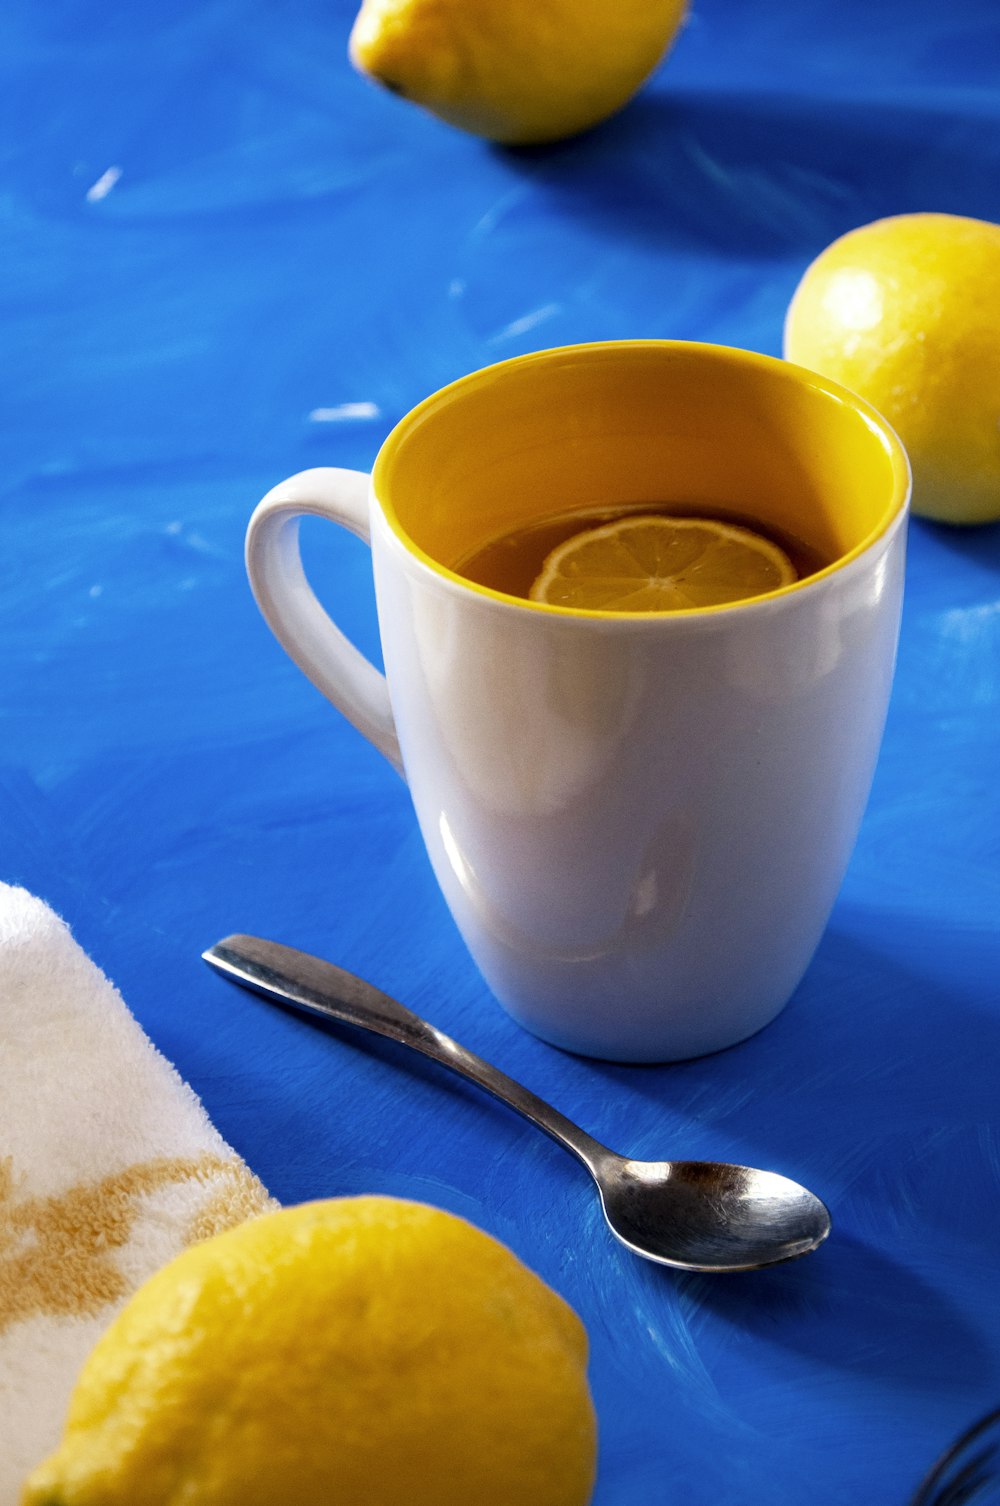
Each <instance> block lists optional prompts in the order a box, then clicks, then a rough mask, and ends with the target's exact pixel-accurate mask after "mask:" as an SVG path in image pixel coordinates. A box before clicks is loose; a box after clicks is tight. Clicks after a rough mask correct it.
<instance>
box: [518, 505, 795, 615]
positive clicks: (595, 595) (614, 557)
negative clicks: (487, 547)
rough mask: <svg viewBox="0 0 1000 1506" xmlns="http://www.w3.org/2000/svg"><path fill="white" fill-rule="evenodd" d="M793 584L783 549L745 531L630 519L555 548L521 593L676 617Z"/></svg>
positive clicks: (561, 603)
mask: <svg viewBox="0 0 1000 1506" xmlns="http://www.w3.org/2000/svg"><path fill="white" fill-rule="evenodd" d="M796 579H797V575H796V571H795V567H794V566H793V564H792V562H791V560H790V559H789V558H788V555H787V554H786V553H785V552H784V550H783V549H779V548H778V546H777V544H773V543H771V541H770V539H765V538H762V537H761V535H760V534H759V533H754V532H753V531H752V530H751V529H749V528H741V527H739V526H737V525H736V524H734V523H722V522H719V521H717V520H716V519H715V518H671V517H661V516H656V515H650V516H648V517H647V516H643V515H633V516H630V517H627V518H616V519H615V520H614V521H613V522H611V523H603V524H601V526H600V527H598V528H586V529H584V530H582V531H581V532H580V533H575V534H573V536H572V538H569V539H567V540H566V541H565V542H564V543H562V544H559V545H558V546H557V547H556V548H555V549H553V550H552V553H551V554H549V555H547V556H546V559H545V562H544V564H543V566H542V569H541V573H540V574H539V576H538V578H537V579H536V580H535V582H534V584H533V585H532V587H531V590H530V592H529V595H530V597H531V600H532V601H543V602H548V604H549V605H550V606H558V607H585V608H589V609H590V610H592V611H599V612H602V611H603V612H676V611H678V610H683V609H684V608H690V607H714V606H721V605H723V604H724V603H726V602H733V601H745V600H746V599H747V598H748V597H751V596H761V595H763V594H764V593H765V592H766V591H777V590H778V589H779V588H780V587H781V586H788V585H791V584H792V582H793V581H794V580H796Z"/></svg>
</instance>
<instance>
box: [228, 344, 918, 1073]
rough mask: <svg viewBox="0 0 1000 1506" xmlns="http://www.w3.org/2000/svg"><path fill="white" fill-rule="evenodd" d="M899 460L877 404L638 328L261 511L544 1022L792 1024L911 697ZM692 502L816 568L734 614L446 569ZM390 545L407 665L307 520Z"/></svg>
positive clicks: (319, 628)
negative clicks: (807, 557)
mask: <svg viewBox="0 0 1000 1506" xmlns="http://www.w3.org/2000/svg"><path fill="white" fill-rule="evenodd" d="M908 497H909V469H908V466H907V461H906V456H905V454H904V452H903V450H902V448H901V446H900V444H899V441H898V439H897V438H896V436H895V435H894V434H893V432H892V430H891V429H890V428H889V427H888V425H887V424H886V423H885V422H884V421H883V420H882V419H881V418H880V417H879V416H878V415H877V414H876V413H875V412H874V411H873V410H872V409H871V408H869V407H868V406H867V405H866V404H865V403H863V402H862V401H861V400H860V399H858V398H856V397H854V396H853V395H852V394H850V393H848V392H846V391H844V390H843V389H842V388H840V387H838V386H836V385H835V384H833V383H831V382H828V381H826V380H825V379H823V378H821V377H818V376H815V375H813V374H812V373H810V372H807V371H804V370H802V369H800V368H797V367H794V366H791V365H789V364H788V363H786V362H782V361H778V360H773V359H771V358H769V357H765V356H759V355H753V354H750V353H748V352H745V351H737V350H731V349H726V348H723V347H718V346H709V345H697V344H682V343H676V342H669V341H625V342H614V343H610V344H601V345H584V346H572V347H567V348H564V349H557V350H548V351H541V352H538V353H536V354H533V355H527V356H522V357H519V358H517V359H516V360H512V361H506V362H503V363H502V364H500V365H497V366H493V367H488V368H486V369H485V370H483V371H479V372H475V373H474V374H472V375H471V376H468V377H465V378H463V379H462V380H461V381H458V382H456V383H454V384H453V385H451V386H449V387H446V388H445V389H444V390H443V391H441V392H438V393H436V394H435V395H434V396H432V397H430V398H428V399H427V400H426V401H425V402H423V403H421V404H420V405H419V406H418V407H417V408H416V409H414V410H413V412H412V413H410V414H408V415H407V417H405V418H404V419H403V420H402V421H401V422H400V423H399V424H398V425H397V426H396V428H395V429H394V430H393V431H392V433H391V434H390V435H389V437H388V439H387V440H386V441H385V443H384V445H383V446H382V449H381V450H380V452H379V455H378V457H377V459H376V463H375V467H374V471H373V474H372V476H371V477H370V478H369V477H367V476H363V475H361V474H358V473H357V472H353V471H343V470H329V469H320V470H311V471H305V472H303V473H301V474H300V475H298V476H293V477H292V478H291V479H290V480H288V481H285V482H282V484H281V485H280V486H277V487H275V488H274V489H273V490H272V491H271V492H269V493H268V494H267V496H266V497H265V498H264V499H263V501H262V502H261V503H260V505H259V506H258V508H257V509H256V511H255V513H254V515H253V518H252V520H251V523H250V527H249V532H248V535H247V566H248V570H249V575H250V580H251V583H252V586H253V590H254V594H255V596H256V598H257V601H258V604H259V606H260V608H261V611H262V612H263V614H264V616H265V618H266V619H267V621H268V623H269V624H270V626H271V628H272V629H273V631H274V633H275V634H276V635H277V637H278V639H279V640H280V641H281V643H282V644H283V645H284V647H285V649H286V650H287V651H288V653H289V654H290V655H291V657H292V658H293V659H294V660H295V662H296V663H297V664H298V665H299V666H300V667H301V668H302V669H303V670H304V671H305V673H306V674H307V675H308V676H309V677H310V679H311V680H313V681H314V683H315V684H316V685H317V686H318V687H319V688H320V690H322V691H323V692H324V694H325V695H327V696H328V697H329V699H330V700H331V701H332V702H333V703H334V705H335V706H337V707H339V709H340V710H341V711H342V712H343V713H344V714H345V715H346V716H348V717H349V718H350V719H351V721H353V722H354V723H355V725H356V726H357V727H358V728H359V729H360V730H361V731H362V732H363V733H364V734H365V736H366V737H368V738H370V740H371V741H372V742H373V743H374V744H375V746H376V747H377V748H379V749H380V750H381V751H382V752H383V753H384V754H385V756H386V757H387V758H388V759H389V760H390V761H391V762H392V763H393V764H394V766H395V767H396V768H397V769H399V770H400V772H401V773H402V774H403V775H404V777H405V779H406V780H407V782H408V784H409V787H410V791H411V793H412V797H413V802H414V805H415V807H416V812H417V816H418V819H419V821H420V826H421V829H422V832H423V836H424V840H425V842H426V844H427V849H428V852H429V854H430V858H431V862H432V863H433V865H434V870H435V873H436V874H437V877H438V881H439V882H440V885H441V888H442V890H443V891H444V894H445V897H446V898H447V901H448V904H449V905H450V907H451V911H452V914H453V915H454V918H455V921H456V922H457V924H458V927H459V930H460V931H461V933H462V935H463V937H464V938H465V941H466V944H467V945H468V947H469V950H470V951H471V953H472V955H473V957H474V958H475V960H476V962H477V964H478V966H479V968H480V970H481V971H482V973H483V976H484V977H485V979H486V981H487V983H488V984H489V986H490V988H491V989H492V990H493V992H494V993H495V995H496V997H497V998H498V999H499V1000H500V1002H501V1003H502V1004H503V1005H504V1006H505V1008H506V1009H507V1010H508V1011H509V1012H510V1013H511V1014H512V1015H513V1016H514V1018H515V1019H517V1020H519V1021H520V1022H521V1023H522V1024H523V1025H525V1026H526V1027H527V1028H528V1029H529V1030H532V1031H534V1032H535V1033H536V1034H537V1035H540V1036H542V1037H543V1038H544V1039H546V1040H548V1041H551V1042H553V1043H555V1044H557V1045H560V1046H563V1047H567V1048H569V1049H570V1050H574V1051H578V1052H582V1053H584V1054H587V1055H593V1056H599V1057H605V1058H609V1059H615V1060H626V1061H659V1060H670V1059H676V1058H681V1057H689V1056H697V1055H700V1054H702V1053H704V1052H708V1051H714V1050H717V1049H719V1048H720V1047H723V1046H728V1045H732V1044H733V1043H735V1042H736V1041H739V1040H742V1039H743V1038H745V1037H746V1036H748V1035H751V1034H752V1033H753V1032H755V1031H757V1030H759V1029H760V1028H761V1027H762V1026H763V1025H765V1024H767V1023H768V1021H769V1020H771V1019H773V1017H774V1016H775V1015H776V1014H777V1013H778V1011H779V1010H780V1009H781V1008H782V1007H783V1005H784V1004H785V1003H786V1002H787V1000H788V998H789V997H790V995H791V994H792V992H793V991H794V989H795V987H796V985H797V984H798V982H799V980H800V979H801V977H802V975H803V973H804V971H805V969H806V967H807V966H808V964H809V961H810V959H811V957H812V955H813V952H814V950H815V948H816V946H817V943H818V942H819V939H820V936H821V934H822V932H823V929H824V926H825V925H826V922H827V919H828V916H829V913H830V910H831V907H832V905H833V902H834V899H835V897H836V894H837V890H838V888H839V886H840V883H841V880H842V878H843V874H844V870H845V868H846V866H847V862H848V859H849V857H850V853H851V850H852V847H853V845H854V842H855V838H856V835H857V831H858V826H859V823H860V820H861V816H862V812H863V809H864V806H865V802H866V800H867V797H868V791H869V787H870V783H871V778H872V774H873V771H874V767H875V761H876V757H877V754H878V748H879V743H880V740H881V735H882V728H883V723H884V718H885V712H886V706H887V703H888V699H889V691H890V685H891V681H892V673H893V665H894V660H895V650H896V642H897V635H898V628H899V614H900V604H901V596H902V583H903V563H904V547H905V518H906V509H907V501H908ZM663 501H671V502H674V503H676V504H677V505H678V510H680V511H683V509H684V507H685V506H690V507H692V508H694V509H696V510H698V511H702V512H704V511H705V510H708V511H711V510H712V509H713V508H718V509H719V510H720V511H723V512H727V513H732V512H736V513H738V514H741V515H743V516H745V517H749V518H752V519H757V520H758V521H759V522H760V523H761V524H762V525H763V526H764V527H765V529H766V530H773V531H774V532H775V533H776V534H778V535H779V536H782V535H784V536H786V537H787V536H789V535H792V536H797V537H799V538H801V539H804V540H805V541H806V542H807V543H808V544H809V545H810V546H811V547H812V548H814V549H816V550H817V551H818V552H819V555H820V556H821V559H822V561H824V562H825V563H823V565H822V568H820V569H819V570H818V571H817V573H815V574H812V575H811V576H809V577H808V578H806V579H803V580H801V581H799V582H797V583H796V584H794V585H791V586H786V587H784V588H783V589H781V590H778V591H775V592H773V593H771V594H769V595H767V596H762V597H759V598H756V599H755V600H752V601H748V602H742V603H738V604H735V605H729V606H724V607H713V608H707V609H702V610H693V611H682V612H676V613H662V614H648V615H635V614H626V613H595V612H589V611H581V610H573V609H566V608H556V607H549V606H545V605H540V604H536V603H532V602H528V601H525V600H522V599H520V598H517V597H513V596H507V595H504V594H502V593H500V592H497V591H493V590H490V589H487V588H486V587H484V586H481V585H475V584H472V583H471V582H470V581H468V580H466V579H464V578H463V577H462V576H461V575H459V574H457V573H456V572H455V570H454V568H453V566H454V565H455V563H456V562H457V561H460V560H461V559H462V558H463V556H465V555H467V554H468V553H469V551H470V550H471V549H472V548H473V547H474V546H475V545H476V544H477V543H482V542H483V541H485V540H486V539H488V538H490V537H498V536H500V535H501V534H503V533H504V532H506V531H507V530H510V529H512V528H514V527H517V526H519V525H524V524H525V523H527V522H528V521H529V520H530V519H531V518H532V517H533V516H541V515H544V514H546V513H552V512H554V511H556V510H559V509H562V508H565V509H568V510H573V509H577V508H582V507H585V508H590V509H593V508H595V507H600V506H602V505H607V506H613V505H616V504H619V503H622V504H625V503H628V504H637V505H639V506H641V505H642V504H643V503H653V502H663ZM305 513H313V514H318V515H319V516H321V517H325V518H329V519H331V520H332V521H334V522H337V523H340V524H342V525H343V526H344V527H345V528H348V529H350V530H351V531H352V532H353V533H356V534H358V535H359V536H360V537H361V538H364V539H370V543H371V549H372V557H373V564H374V575H375V590H376V598H377V605H378V616H379V629H380V634H381V640H382V647H383V652H384V658H385V667H386V674H385V678H383V677H382V675H381V674H380V673H379V672H378V671H377V670H376V669H375V668H374V667H373V666H372V665H371V664H370V663H368V661H367V660H366V659H364V658H363V657H362V656H361V655H360V653H358V651H357V650H356V649H355V648H354V647H353V646H352V645H351V644H349V643H348V642H347V640H346V639H345V638H344V637H343V635H342V634H341V633H340V631H339V630H338V629H337V628H336V627H335V626H334V625H333V623H332V622H331V621H330V619H329V618H328V617H327V615H326V613H325V612H324V610H323V609H322V607H321V606H320V605H319V603H318V602H317V600H316V598H315V596H314V595H313V593H312V591H311V589H310V587H309V585H308V583H307V581H306V578H305V575H304V573H303V570H302V564H301V560H300V557H299V551H298V539H297V535H298V519H299V517H300V516H301V515H302V514H305Z"/></svg>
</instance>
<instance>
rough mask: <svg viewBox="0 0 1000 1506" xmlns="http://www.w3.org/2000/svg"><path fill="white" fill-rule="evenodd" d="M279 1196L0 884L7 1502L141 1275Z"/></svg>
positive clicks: (1, 1338)
mask: <svg viewBox="0 0 1000 1506" xmlns="http://www.w3.org/2000/svg"><path fill="white" fill-rule="evenodd" d="M269 1206H272V1205H271V1203H270V1199H269V1198H268V1196H267V1193H266V1192H265V1190H264V1188H263V1187H262V1186H261V1184H260V1182H259V1181H258V1180H257V1178H256V1177H255V1176H253V1175H252V1173H251V1172H250V1171H248V1170H247V1168H246V1166H245V1165H244V1163H243V1162H242V1161H241V1160H240V1159H239V1157H238V1156H237V1155H236V1154H235V1152H234V1151H232V1150H231V1149H230V1147H229V1146H228V1145H227V1144H226V1143H225V1141H224V1140H223V1139H222V1137H221V1136H220V1135H219V1134H218V1133H217V1131H216V1130H215V1129H214V1128H213V1126H212V1125H211V1123H210V1122H209V1120H208V1117H207V1115H206V1114H205V1111H204V1109H203V1108H202V1106H201V1104H200V1102H199V1101H198V1099H197V1098H196V1096H195V1094H194V1093H193V1092H192V1090H191V1089H190V1088H189V1087H188V1085H187V1084H186V1083H185V1082H183V1081H182V1080H181V1078H180V1077H179V1076H178V1075H177V1073H176V1072H175V1071H174V1069H173V1067H172V1066H171V1065H170V1063H169V1062H167V1061H166V1060H165V1058H164V1057H162V1056H161V1055H160V1054H159V1052H158V1051H156V1049H155V1048H154V1047H153V1046H152V1044H151V1043H150V1041H149V1040H148V1039H147V1037H146V1036H145V1035H144V1034H143V1032H142V1030H141V1029H140V1027H139V1025H138V1024H137V1023H136V1021H135V1020H134V1019H133V1018H132V1016H131V1015H130V1014H129V1012H128V1010H127V1009H126V1007H125V1004H124V1002H123V1000H122V998H121V995H120V994H119V993H118V991H117V990H116V989H115V988H114V987H113V985H112V984H111V983H109V981H108V980H107V978H106V977H105V976H104V974H103V973H101V972H100V971H99V970H98V969H97V968H96V967H95V966H94V964H93V963H92V962H91V961H90V959H89V958H88V957H87V956H86V955H85V953H84V952H83V951H82V950H81V949H80V947H79V946H78V945H77V944H76V942H75V941H74V940H73V938H72V936H71V935H70V932H69V930H68V928H67V927H66V925H65V924H64V923H63V922H62V921H61V920H60V919H59V918H58V916H57V915H55V914H54V913H53V912H52V910H50V909H49V907H48V906H47V905H45V904H43V903H42V901H41V900H39V899H35V898H34V897H33V896H32V895H30V894H28V893H26V891H25V890H23V889H15V888H12V887H10V886H9V885H7V884H0V1506H15V1503H16V1502H17V1499H18V1495H19V1491H20V1486H21V1484H22V1483H23V1480H24V1477H25V1475H26V1474H27V1473H28V1471H29V1470H30V1469H32V1468H33V1467H34V1466H35V1465H36V1464H37V1463H38V1462H39V1461H40V1460H41V1459H42V1458H44V1457H45V1455H46V1454H48V1453H49V1452H50V1450H51V1449H52V1448H53V1447H54V1445H55V1444H56V1442H57V1440H58V1438H59V1435H60V1432H61V1428H62V1422H63V1418H64V1415H65V1410H66V1403H67V1400H68V1398H69V1393H70V1391H71V1390H72V1387H73V1382H74V1380H75V1378H76V1375H77V1372H78V1370H79V1368H80V1365H81V1363H82V1362H83V1360H84V1358H85V1356H86V1355H87V1353H88V1351H89V1350H90V1349H91V1347H92V1346H93V1344H94V1342H95V1341H96V1339H97V1338H98V1336H99V1335H100V1334H101V1333H102V1332H103V1330H104V1329H105V1328H106V1327H107V1325H108V1323H109V1322H110V1321H111V1319H112V1317H113V1316H114V1315H115V1313H116V1312H117V1311H118V1310H119V1308H120V1307H121V1306H122V1305H123V1304H124V1302H125V1301H126V1300H127V1298H128V1297H129V1295H130V1294H131V1293H132V1292H133V1291H134V1290H135V1289H136V1287H137V1286H139V1285H140V1284H141V1283H142V1282H143V1281H144V1280H145V1279H146V1278H147V1277H148V1276H150V1275H152V1274H153V1272H154V1271H156V1270H157V1269H158V1268H159V1267H160V1266H162V1265H164V1264H165V1263H166V1261H168V1260H170V1259H171V1258H172V1256H174V1255H176V1254H177V1253H178V1252H179V1251H180V1250H181V1249H183V1247H184V1246H185V1245H187V1244H189V1243H191V1242H192V1240H195V1239H199V1238H202V1237H204V1236H206V1235H208V1234H212V1233H216V1232H218V1231H219V1230H221V1229H225V1228H229V1227H231V1226H232V1225H234V1224H236V1223H239V1222H240V1221H241V1220H243V1219H244V1218H248V1217H251V1216H253V1215H255V1214H257V1213H260V1212H263V1211H264V1210H265V1208H267V1207H269Z"/></svg>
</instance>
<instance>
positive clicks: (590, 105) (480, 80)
mask: <svg viewBox="0 0 1000 1506" xmlns="http://www.w3.org/2000/svg"><path fill="white" fill-rule="evenodd" d="M686 6H687V0H547V3H545V4H538V3H536V0H474V3H470V0H364V3H363V5H362V7H361V10H360V11H359V13H358V16H357V19H356V20H355V22H354V27H353V29H352V31H351V36H350V42H349V45H348V51H349V54H350V58H351V61H352V62H353V63H354V65H355V67H356V68H357V69H358V70H359V71H360V72H361V73H364V74H366V75H367V76H368V77H370V78H372V79H373V80H375V82H377V83H380V84H382V85H383V86H384V87H385V88H387V89H390V90H391V91H392V92H393V93H394V94H399V95H402V96H403V97H404V98H406V99H408V100H411V101H412V102H413V103H415V104H418V105H421V106H423V107H424V108H425V109H427V110H429V111H430V112H431V113H432V114H434V115H437V116H438V117H439V118H440V119H442V120H446V121H448V122H449V123H450V124H451V125H455V126H458V127H460V128H461V129H462V130H465V131H469V132H471V133H472V134H473V135H476V136H484V137H487V138H488V139H489V140H492V141H497V142H502V143H505V144H507V145H527V144H531V143H538V142H545V141H557V140H560V139H561V138H563V137H566V136H573V135H576V134H577V133H578V132H580V131H583V130H586V129H587V128H588V127H590V126H593V125H596V124H597V123H598V121H601V120H604V119H606V117H607V116H609V115H612V114H614V113H615V111H616V110H619V109H620V108H621V107H622V106H623V105H624V104H626V103H627V101H628V100H629V99H631V97H632V95H633V94H635V93H636V91H637V90H638V89H639V88H640V87H641V86H642V84H643V83H645V81H646V79H647V78H648V77H649V75H650V74H651V73H652V72H653V70H654V69H655V68H656V66H657V64H658V63H659V62H660V61H661V59H662V58H663V56H664V54H665V53H666V52H667V50H668V48H669V47H670V45H671V44H672V42H673V41H674V38H675V37H676V35H677V33H678V31H679V29H680V27H681V23H682V21H683V19H684V14H685V10H686Z"/></svg>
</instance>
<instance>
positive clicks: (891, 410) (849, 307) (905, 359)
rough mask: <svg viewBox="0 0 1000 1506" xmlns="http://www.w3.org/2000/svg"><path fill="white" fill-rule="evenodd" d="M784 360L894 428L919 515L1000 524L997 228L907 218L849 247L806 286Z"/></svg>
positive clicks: (793, 309)
mask: <svg viewBox="0 0 1000 1506" xmlns="http://www.w3.org/2000/svg"><path fill="white" fill-rule="evenodd" d="M785 355H786V356H787V357H788V359H789V360H790V361H795V362H797V363H798V364H799V365H800V366H808V367H810V368H811V369H812V370H813V371H818V372H820V373H821V374H822V375H823V376H828V377H832V378H833V379H834V380H835V381H838V382H841V383H842V384H843V385H844V386H846V387H850V388H852V389H853V390H854V391H855V392H857V393H859V394H860V395H861V396H862V397H864V398H867V400H868V401H869V402H870V403H871V404H872V406H873V407H875V408H877V409H878V410H879V411H880V412H881V413H882V414H883V415H884V416H885V417H886V418H887V419H888V420H889V422H890V423H891V424H892V425H893V427H894V428H895V429H896V431H897V433H898V434H899V437H900V439H901V440H902V441H903V444H904V446H905V448H906V450H907V451H908V453H909V456H910V463H911V465H912V468H913V510H914V512H917V513H921V514H923V515H924V516H925V517H928V518H937V519H939V520H941V521H943V522H948V523H982V522H987V521H991V520H995V519H997V518H1000V225H991V224H987V223H986V222H985V221H983V220H972V219H964V218H962V217H960V216H957V215H950V214H903V215H898V216H896V217H894V218H892V219H886V220H876V221H875V222H874V224H871V225H863V226H862V227H861V228H860V229H858V230H852V231H850V233H849V234H847V235H844V236H841V238H840V240H837V241H834V242H833V244H832V245H831V246H829V247H828V248H827V249H826V250H825V251H824V252H823V253H822V254H821V255H820V256H818V257H817V258H816V260H815V261H814V262H813V263H812V265H811V266H810V267H809V268H808V269H807V271H806V273H805V276H804V277H803V278H802V281H801V282H800V283H799V286H798V289H797V290H796V292H795V295H794V297H793V299H792V302H791V305H790V307H789V310H788V318H787V320H786V323H785Z"/></svg>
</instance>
